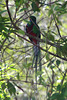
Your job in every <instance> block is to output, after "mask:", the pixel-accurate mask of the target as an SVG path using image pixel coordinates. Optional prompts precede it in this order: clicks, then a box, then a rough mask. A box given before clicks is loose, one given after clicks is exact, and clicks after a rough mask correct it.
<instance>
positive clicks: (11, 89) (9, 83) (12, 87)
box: [7, 81, 16, 95]
mask: <svg viewBox="0 0 67 100" xmlns="http://www.w3.org/2000/svg"><path fill="white" fill-rule="evenodd" d="M7 88H8V91H9V93H10V95H12V94H14V95H15V93H16V89H15V87H14V85H13V84H12V83H11V82H9V81H8V82H7Z"/></svg>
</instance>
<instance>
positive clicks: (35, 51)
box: [33, 45, 41, 83]
mask: <svg viewBox="0 0 67 100" xmlns="http://www.w3.org/2000/svg"><path fill="white" fill-rule="evenodd" d="M33 51H34V58H33V63H34V61H35V78H36V83H37V62H38V58H39V70H40V71H41V58H40V57H41V52H40V48H39V47H38V46H35V45H34V46H33ZM40 79H41V75H40ZM40 82H41V81H40Z"/></svg>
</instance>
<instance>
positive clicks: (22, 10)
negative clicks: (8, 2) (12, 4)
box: [19, 8, 27, 12]
mask: <svg viewBox="0 0 67 100" xmlns="http://www.w3.org/2000/svg"><path fill="white" fill-rule="evenodd" d="M26 9H27V8H22V9H20V11H19V12H22V11H24V10H26Z"/></svg>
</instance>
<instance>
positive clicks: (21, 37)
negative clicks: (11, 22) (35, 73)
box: [14, 33, 67, 61]
mask: <svg viewBox="0 0 67 100" xmlns="http://www.w3.org/2000/svg"><path fill="white" fill-rule="evenodd" d="M14 34H16V35H17V36H18V37H21V38H23V39H24V40H26V41H28V42H30V43H32V44H33V45H35V46H37V47H39V48H40V49H41V50H43V51H45V52H47V50H45V49H43V48H42V47H40V46H38V45H36V44H34V43H33V42H31V41H29V40H28V39H26V38H25V37H23V36H20V35H19V34H17V33H14ZM40 40H42V39H40ZM53 45H55V44H53ZM48 53H49V54H50V55H53V56H55V57H58V58H60V59H62V60H65V61H67V59H66V58H63V57H60V56H59V55H57V54H54V53H51V52H49V51H48Z"/></svg>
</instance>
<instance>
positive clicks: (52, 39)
mask: <svg viewBox="0 0 67 100" xmlns="http://www.w3.org/2000/svg"><path fill="white" fill-rule="evenodd" d="M48 39H49V40H51V41H53V42H54V36H53V35H52V34H48Z"/></svg>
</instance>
